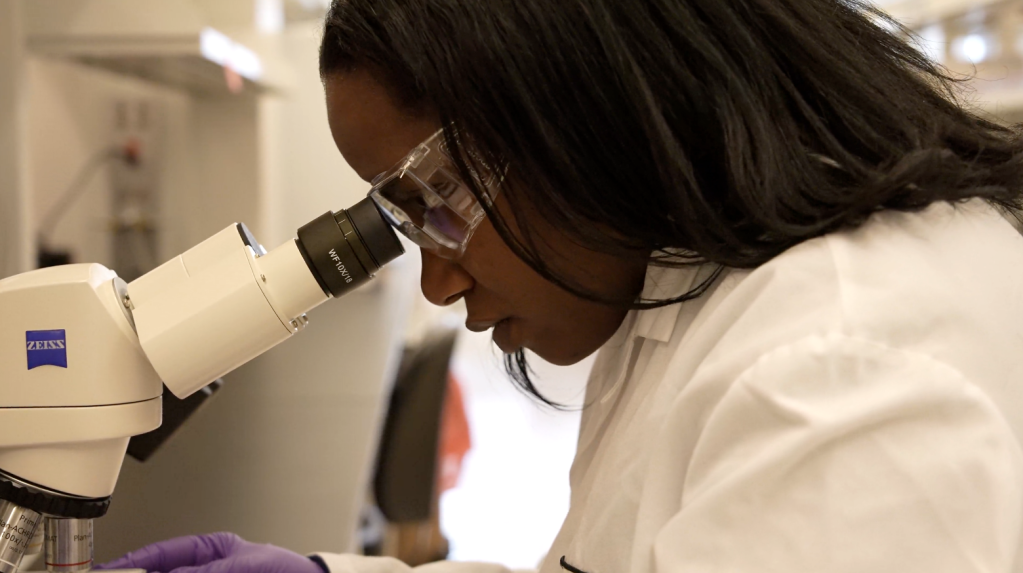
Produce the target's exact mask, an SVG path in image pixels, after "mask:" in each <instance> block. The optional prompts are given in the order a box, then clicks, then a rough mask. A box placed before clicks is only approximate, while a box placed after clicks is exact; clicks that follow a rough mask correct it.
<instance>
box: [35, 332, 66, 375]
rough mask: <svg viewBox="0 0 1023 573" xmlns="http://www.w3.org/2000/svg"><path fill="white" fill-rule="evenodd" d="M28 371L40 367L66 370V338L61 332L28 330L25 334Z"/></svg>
mask: <svg viewBox="0 0 1023 573" xmlns="http://www.w3.org/2000/svg"><path fill="white" fill-rule="evenodd" d="M25 351H26V352H27V353H28V369H29V370H31V369H33V368H38V367H40V366H59V367H61V368H67V336H66V335H65V334H64V331H63V330H29V331H27V332H26V333H25Z"/></svg>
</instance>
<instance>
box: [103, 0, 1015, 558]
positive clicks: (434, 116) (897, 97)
mask: <svg viewBox="0 0 1023 573" xmlns="http://www.w3.org/2000/svg"><path fill="white" fill-rule="evenodd" d="M892 30H894V31H892ZM903 32H904V31H903V30H902V29H901V28H899V27H898V26H897V25H896V24H895V23H894V22H892V21H891V20H889V19H888V18H887V17H886V16H884V15H883V14H882V13H880V12H877V11H876V10H874V9H872V8H870V7H869V6H867V5H865V4H861V3H860V2H858V1H855V0H558V1H557V2H551V1H549V0H336V1H335V2H334V5H333V6H332V8H331V11H330V14H329V15H328V17H327V21H326V26H325V34H324V38H323V45H322V49H321V59H320V69H321V74H322V77H323V80H324V84H325V87H326V96H327V106H328V110H329V116H330V126H331V130H332V132H333V134H334V139H335V142H336V143H337V146H338V149H339V150H340V152H341V153H342V155H344V157H345V159H346V160H347V161H348V163H349V164H350V165H351V166H352V167H353V168H354V169H355V170H356V171H357V172H358V173H359V174H360V175H361V176H362V177H363V178H364V179H366V180H367V181H374V182H375V186H374V189H373V192H372V193H371V195H372V196H373V197H374V198H375V199H376V200H377V202H378V205H379V206H380V207H381V209H382V210H383V211H385V212H386V213H388V216H389V217H390V218H392V220H393V221H392V222H393V223H394V224H395V225H396V226H398V227H399V229H401V230H402V232H404V233H406V234H407V235H409V236H410V238H412V239H413V240H415V241H416V242H417V243H418V244H419V245H420V246H421V247H422V250H423V274H422V288H423V293H424V294H425V295H426V297H427V298H428V299H429V300H430V301H431V302H433V303H435V304H441V305H444V304H451V303H452V302H454V301H456V300H458V299H464V300H465V303H466V306H467V308H468V312H469V318H468V321H467V323H466V326H467V327H468V328H470V329H472V330H477V331H482V330H486V329H489V328H493V330H494V334H493V336H494V340H495V341H496V343H497V344H498V345H499V346H500V348H501V349H502V350H503V351H504V352H506V353H507V354H508V356H509V358H508V362H509V367H510V370H511V372H512V375H513V377H514V379H515V380H516V381H517V382H518V383H519V384H520V385H522V386H523V387H524V388H525V389H526V390H527V391H529V392H533V393H534V394H535V393H536V390H535V388H534V387H533V386H532V384H531V382H530V380H529V377H528V370H527V368H526V364H525V359H524V357H523V354H522V352H523V349H530V350H532V351H534V352H535V353H536V354H538V355H540V356H542V357H543V358H545V359H547V360H549V361H551V362H554V363H556V364H571V363H574V362H577V361H579V360H581V359H582V358H583V357H585V356H587V355H589V354H591V353H593V352H594V351H596V350H597V349H598V348H599V349H601V351H600V355H599V357H598V359H597V363H596V366H595V368H594V372H593V375H592V377H591V380H590V382H589V385H588V389H587V406H586V408H585V410H584V412H583V422H582V428H581V436H580V441H579V449H578V453H577V458H576V461H575V464H574V466H573V469H572V474H571V481H572V488H573V490H572V491H573V493H572V505H571V510H570V512H569V514H568V517H567V519H566V521H565V524H564V526H563V528H562V531H561V533H560V534H559V536H558V538H557V540H556V541H555V542H554V545H553V547H552V549H551V551H550V553H549V555H548V558H547V559H546V561H545V562H544V563H543V565H542V567H541V570H542V571H544V572H554V571H558V570H562V569H565V570H569V571H586V572H588V573H624V572H626V571H628V572H642V571H656V572H664V571H730V572H731V571H737V572H747V571H749V572H752V571H758V572H759V571H780V572H786V573H794V572H804V571H805V572H809V571H829V572H835V571H870V572H872V573H880V572H888V571H891V572H899V573H906V572H911V571H921V572H924V571H926V572H928V573H936V572H943V571H1023V568H1021V567H1023V563H1021V564H1017V562H1020V561H1023V559H1021V558H1020V554H1019V549H1020V539H1021V537H1020V536H1021V522H1023V455H1021V449H1020V439H1021V437H1023V378H1021V377H1023V239H1021V238H1020V236H1019V235H1018V234H1017V233H1016V232H1015V231H1014V229H1013V228H1012V227H1011V226H1010V225H1009V223H1008V222H1006V220H1005V217H1004V216H1003V215H1006V214H1009V213H1011V212H1014V210H1015V209H1017V208H1019V207H1020V195H1021V186H1023V164H1021V150H1023V147H1021V142H1020V136H1019V132H1018V131H1017V130H1016V129H1014V128H1013V129H1010V128H1005V127H1000V126H998V125H995V124H993V123H991V122H989V121H987V120H984V119H981V118H980V117H978V116H977V115H974V114H972V113H970V112H968V111H965V110H964V109H963V108H962V107H961V106H960V105H959V104H958V103H956V101H957V100H956V97H957V93H958V92H957V86H956V84H955V82H954V81H953V80H952V79H950V78H948V77H947V76H946V75H944V74H943V72H942V70H940V69H939V68H937V67H935V66H934V65H933V64H932V63H930V62H929V61H927V60H925V59H924V58H923V57H922V56H921V55H920V54H919V53H918V52H916V51H915V50H914V49H913V48H911V47H910V46H909V45H907V44H906V43H905V42H904V41H903V40H902V39H901V34H902V33H903ZM410 150H411V152H410ZM396 162H398V163H397V164H396ZM452 174H454V175H452ZM540 399H543V398H542V397H540ZM509 542H514V540H510V541H509ZM111 565H113V566H116V567H142V568H145V569H148V570H151V571H162V572H165V573H166V572H168V571H171V570H176V569H177V568H179V567H189V571H192V570H194V569H195V568H197V569H198V570H201V571H243V570H244V571H249V570H255V571H276V572H282V573H290V572H295V573H299V572H309V573H318V571H319V569H321V568H323V569H326V570H328V571H331V572H333V573H340V572H349V571H351V572H368V571H374V572H377V571H380V572H383V571H402V570H405V569H407V568H406V567H405V566H404V565H402V564H400V563H397V562H395V561H393V560H380V559H373V558H365V557H357V556H338V555H321V556H318V557H316V558H315V559H313V560H310V559H306V558H304V557H300V556H297V555H295V554H293V553H290V552H287V551H285V550H283V549H277V548H272V547H269V546H258V545H252V544H248V543H246V542H243V541H241V540H239V539H238V538H236V537H233V536H230V535H226V534H218V535H214V536H207V537H195V538H183V539H178V540H172V541H168V542H164V543H161V544H157V545H155V546H150V547H148V548H145V549H143V550H140V551H138V552H135V553H133V554H130V555H129V556H126V557H125V558H123V559H122V560H119V561H118V562H116V563H114V564H111ZM1014 567H1015V569H1014ZM456 569H457V570H465V571H496V570H499V569H500V568H497V567H494V566H485V565H479V564H452V563H438V564H434V565H430V566H426V567H424V568H423V570H424V571H437V572H445V571H454V570H456Z"/></svg>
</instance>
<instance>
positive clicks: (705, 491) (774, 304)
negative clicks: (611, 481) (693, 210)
mask: <svg viewBox="0 0 1023 573" xmlns="http://www.w3.org/2000/svg"><path fill="white" fill-rule="evenodd" d="M1021 253H1023V248H1021V243H1020V239H1019V237H1018V235H1016V234H1015V232H1014V231H1012V230H1011V229H1010V228H1008V226H1007V225H1005V223H1004V221H1002V220H1001V219H1000V218H999V217H998V215H997V214H995V213H994V212H993V211H992V210H991V209H990V208H989V207H986V206H983V205H979V206H978V205H976V204H974V205H967V206H961V207H959V208H954V207H952V206H949V205H938V206H934V207H932V208H930V209H928V210H927V211H926V212H924V213H920V214H905V213H891V214H887V213H886V214H884V215H882V216H880V217H875V218H873V219H872V220H871V222H870V223H868V224H867V225H864V226H863V227H861V228H860V229H858V230H856V231H853V232H846V233H836V234H832V235H829V236H827V237H822V238H820V239H815V240H813V241H808V242H806V243H804V244H802V245H800V246H798V247H796V248H794V249H792V250H790V251H789V252H787V253H785V254H783V255H781V256H780V257H778V258H777V259H775V260H774V261H771V262H770V263H768V264H766V265H764V266H762V267H760V268H758V269H756V270H755V271H752V272H733V273H731V274H730V275H729V276H728V277H726V278H725V279H724V280H723V281H722V283H721V284H720V285H719V287H718V288H717V289H716V290H715V292H714V293H713V294H712V295H711V296H710V297H709V300H708V301H707V302H706V303H705V305H704V306H703V308H702V309H700V311H699V313H698V314H697V315H696V317H695V319H694V320H693V321H692V324H691V325H690V326H689V327H688V328H687V329H686V330H685V331H684V332H676V333H675V335H674V336H673V341H672V343H671V344H670V345H668V347H667V348H666V349H665V350H666V352H668V353H669V355H670V359H669V360H668V361H667V362H668V367H667V368H666V369H665V373H664V377H665V380H664V382H662V385H661V386H662V387H661V388H660V390H661V392H662V397H661V400H665V401H670V403H671V406H670V409H669V411H668V412H667V413H666V415H665V416H663V418H661V419H662V423H661V424H660V427H659V429H658V433H657V438H656V439H655V440H653V443H654V445H653V446H652V447H653V451H652V453H651V457H650V460H651V462H650V465H649V466H648V469H649V471H648V476H647V481H646V487H645V491H644V500H643V502H642V503H641V509H640V512H639V513H640V517H639V519H638V522H637V541H638V540H642V539H650V540H651V543H652V546H653V551H652V552H647V551H643V550H642V549H641V548H640V547H637V549H640V550H639V551H637V552H635V553H634V555H633V567H632V569H633V570H637V571H638V570H648V571H674V570H690V569H689V568H691V569H692V570H723V571H725V570H727V571H819V570H827V571H864V570H870V571H881V572H884V571H900V572H905V571H928V572H935V571H937V572H940V571H1007V570H1010V569H1011V567H1012V564H1013V559H1014V556H1015V554H1016V552H1017V546H1018V544H1019V539H1020V537H1019V535H1020V529H1021V516H1023V493H1021V492H1023V455H1021V450H1020V438H1019V436H1020V428H1021V427H1023V425H1021V424H1020V416H1021V415H1023V408H1021V407H1020V406H1021V405H1023V404H1021V402H1020V400H1019V396H1020V394H1021V393H1020V374H1021V373H1023V362H1021V360H1020V358H1019V356H1020V353H1019V348H1015V349H1014V350H1013V349H1012V345H1014V344H1015V345H1017V346H1018V345H1019V344H1020V341H1021V340H1023V312H1021V303H1023V297H1021V296H1020V294H1019V293H1020V292H1023V264H1019V263H1023V261H1021V260H1020V258H1021ZM1006 263H1009V264H1010V265H1015V268H1007V267H1006ZM641 545H642V542H641ZM737 547H741V548H742V550H736V549H735V548H737Z"/></svg>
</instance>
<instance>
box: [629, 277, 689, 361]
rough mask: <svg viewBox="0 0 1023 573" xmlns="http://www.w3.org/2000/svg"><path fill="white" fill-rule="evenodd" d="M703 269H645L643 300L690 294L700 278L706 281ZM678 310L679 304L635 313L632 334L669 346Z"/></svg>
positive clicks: (680, 304)
mask: <svg viewBox="0 0 1023 573" xmlns="http://www.w3.org/2000/svg"><path fill="white" fill-rule="evenodd" d="M705 268H706V267H704V266H690V267H680V268H675V267H662V266H654V265H649V266H647V269H646V279H644V282H643V293H642V295H641V297H642V300H646V301H649V300H664V299H668V298H674V297H677V296H681V295H683V294H685V293H687V292H689V291H690V290H692V288H693V287H694V286H696V284H697V279H698V278H699V277H704V278H705V275H706V273H703V272H701V270H703V269H705ZM681 309H682V303H676V304H673V305H670V306H662V307H659V308H651V309H647V310H639V311H636V328H635V330H634V331H633V333H634V334H635V336H642V337H643V338H647V339H650V340H657V341H660V342H668V341H669V340H671V336H672V334H673V333H674V332H675V325H676V323H677V322H678V313H679V311H680V310H681Z"/></svg>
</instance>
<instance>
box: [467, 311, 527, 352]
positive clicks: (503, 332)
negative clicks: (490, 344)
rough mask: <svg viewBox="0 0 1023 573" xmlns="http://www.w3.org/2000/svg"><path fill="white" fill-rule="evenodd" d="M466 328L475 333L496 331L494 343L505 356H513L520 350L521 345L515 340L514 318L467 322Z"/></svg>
mask: <svg viewBox="0 0 1023 573" xmlns="http://www.w3.org/2000/svg"><path fill="white" fill-rule="evenodd" d="M465 327H466V328H468V329H469V330H471V331H473V332H486V331H488V330H490V329H491V328H493V329H494V335H493V337H494V342H495V343H496V344H497V346H498V348H500V349H501V351H502V352H504V353H505V354H511V353H512V352H515V351H516V350H518V349H519V346H520V345H519V344H518V343H516V342H515V341H514V340H513V338H514V337H513V336H512V317H510V316H509V317H507V318H502V319H500V320H466V321H465Z"/></svg>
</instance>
